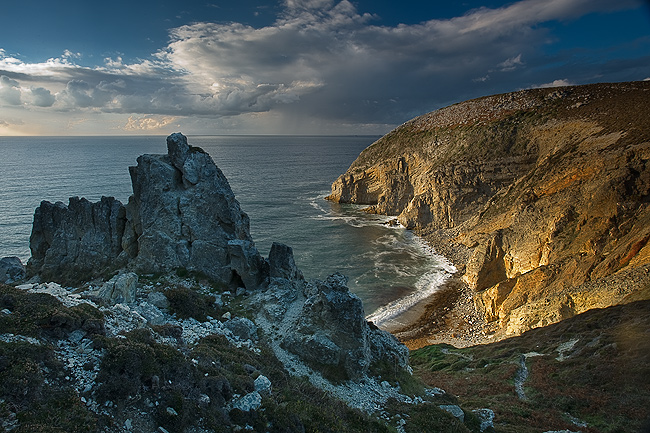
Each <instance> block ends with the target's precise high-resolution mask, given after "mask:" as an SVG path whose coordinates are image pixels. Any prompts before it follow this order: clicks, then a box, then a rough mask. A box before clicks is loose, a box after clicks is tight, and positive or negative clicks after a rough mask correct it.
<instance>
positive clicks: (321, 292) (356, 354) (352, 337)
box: [283, 273, 408, 379]
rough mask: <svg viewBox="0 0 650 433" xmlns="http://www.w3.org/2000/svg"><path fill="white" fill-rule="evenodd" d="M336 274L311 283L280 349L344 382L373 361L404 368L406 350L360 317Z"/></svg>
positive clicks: (356, 301) (354, 298)
mask: <svg viewBox="0 0 650 433" xmlns="http://www.w3.org/2000/svg"><path fill="white" fill-rule="evenodd" d="M347 281H348V280H347V278H346V277H345V276H343V275H341V274H338V273H337V274H334V275H331V276H329V277H328V278H327V279H326V280H325V281H323V282H320V281H316V282H314V283H313V284H311V285H309V286H308V287H307V288H306V293H305V295H306V297H307V299H306V300H305V301H304V303H303V305H302V309H301V311H300V314H299V315H298V316H297V320H296V322H295V324H294V326H292V327H291V331H290V333H289V334H288V335H286V336H285V339H284V342H283V344H284V346H285V347H286V348H287V349H288V350H289V351H290V352H292V353H294V354H296V355H298V356H299V357H300V358H302V359H304V360H305V361H307V363H308V364H310V365H317V366H327V367H333V368H335V369H337V370H338V371H339V372H341V373H342V376H343V377H344V378H346V379H347V378H350V379H359V378H361V377H363V376H364V375H366V374H367V373H368V371H369V370H370V367H371V366H372V365H373V364H374V363H377V362H381V361H382V360H387V361H388V362H390V363H391V365H395V366H396V367H397V368H405V367H406V366H407V365H408V350H407V349H406V347H405V346H403V345H401V344H400V343H398V342H397V339H395V338H394V337H393V336H392V335H390V334H389V333H387V332H385V331H381V330H379V329H376V328H372V327H371V326H370V325H369V323H368V322H367V321H366V319H365V314H364V310H363V305H362V304H361V300H360V299H359V298H358V297H357V296H355V295H353V294H351V293H350V292H349V289H348V287H347Z"/></svg>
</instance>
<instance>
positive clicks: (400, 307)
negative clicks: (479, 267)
mask: <svg viewBox="0 0 650 433" xmlns="http://www.w3.org/2000/svg"><path fill="white" fill-rule="evenodd" d="M436 259H437V260H438V261H439V262H440V265H439V266H436V267H434V268H433V269H431V271H429V272H427V273H425V274H424V275H422V276H421V277H420V278H419V279H418V281H417V282H416V283H415V291H413V292H412V293H410V294H408V295H406V296H404V297H401V298H399V299H396V300H394V301H392V302H390V303H388V304H386V305H383V306H381V307H379V308H378V309H377V310H375V311H374V312H373V313H372V314H369V315H368V316H366V320H368V321H370V322H373V323H374V324H375V325H377V326H381V325H382V324H384V323H385V322H387V321H388V320H391V319H393V318H395V317H397V316H399V315H400V314H402V313H404V312H406V311H407V310H409V309H410V308H412V307H413V306H415V305H416V304H418V303H420V302H421V301H423V300H425V299H426V298H428V297H429V296H431V295H433V294H434V293H435V292H436V291H438V290H439V289H440V287H442V285H443V284H444V283H445V281H447V279H449V277H451V275H452V274H453V273H455V272H456V268H455V267H454V266H453V265H452V264H451V263H450V262H449V261H448V260H447V259H446V258H444V257H442V256H440V255H437V254H436Z"/></svg>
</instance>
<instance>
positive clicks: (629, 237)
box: [328, 82, 650, 339]
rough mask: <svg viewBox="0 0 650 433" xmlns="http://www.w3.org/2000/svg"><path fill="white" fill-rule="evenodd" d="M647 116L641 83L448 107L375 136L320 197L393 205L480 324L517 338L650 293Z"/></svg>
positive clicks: (384, 208) (648, 88)
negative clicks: (453, 272) (448, 271)
mask: <svg viewBox="0 0 650 433" xmlns="http://www.w3.org/2000/svg"><path fill="white" fill-rule="evenodd" d="M648 113H650V82H630V83H617V84H594V85H586V86H572V87H562V88H552V89H533V90H522V91H518V92H514V93H507V94H502V95H495V96H488V97H483V98H479V99H475V100H470V101H467V102H463V103H459V104H455V105H452V106H449V107H446V108H443V109H440V110H437V111H434V112H431V113H428V114H425V115H423V116H420V117H417V118H415V119H413V120H411V121H409V122H407V123H405V124H403V125H401V126H400V127H398V128H396V129H395V130H393V131H392V132H390V133H389V134H387V135H386V136H384V137H382V138H381V139H380V140H378V141H377V142H375V143H373V144H372V145H371V146H370V147H368V148H367V149H366V150H364V151H363V152H362V153H361V154H360V155H359V157H358V158H357V160H356V161H354V163H353V164H352V165H351V166H350V168H349V169H348V171H347V172H346V173H345V174H343V175H342V176H340V177H339V178H338V179H337V180H336V181H335V182H334V184H333V185H332V194H331V195H330V196H329V197H328V199H330V200H332V201H336V202H340V203H357V204H366V205H368V206H369V207H368V208H367V211H368V212H376V213H382V214H387V215H395V216H396V217H397V218H398V219H399V221H400V223H401V224H403V225H404V226H406V227H407V228H410V229H414V230H415V231H416V232H418V233H419V234H420V235H422V236H423V237H424V238H425V239H427V240H428V241H429V242H430V243H431V244H432V245H433V246H434V247H435V248H436V249H437V250H438V251H439V252H441V253H442V254H444V255H446V256H447V257H449V258H450V259H452V261H454V264H455V265H456V267H457V268H459V273H458V276H459V277H461V278H462V281H463V282H464V283H465V284H466V286H467V287H469V289H470V290H471V291H470V295H471V296H470V297H471V299H472V301H473V304H474V307H475V308H476V309H477V310H478V312H479V315H480V317H481V319H483V321H484V322H485V325H486V326H485V329H486V330H487V332H488V333H490V334H493V335H494V336H495V337H496V338H503V337H505V336H510V335H518V334H521V333H522V332H524V331H526V330H528V329H532V328H536V327H540V326H546V325H548V324H551V323H555V322H558V321H560V320H563V319H566V318H569V317H572V316H574V315H576V314H579V313H581V312H584V311H586V310H589V309H592V308H603V307H607V306H611V305H617V304H624V303H628V302H631V301H635V300H640V299H649V298H650V247H648V245H647V244H648V240H650V208H649V193H650V167H648V159H649V158H650V124H649V123H648V122H647V115H648ZM456 282H458V281H456ZM456 290H462V289H458V288H456ZM452 298H453V297H452ZM455 298H458V296H456V297H455ZM455 298H454V299H455ZM446 307H449V305H446ZM452 310H453V308H452ZM429 314H430V315H431V317H433V316H435V315H436V314H437V315H438V316H440V315H443V316H444V315H446V314H447V315H448V313H441V312H440V311H438V312H437V313H436V312H435V311H431V309H430V311H429ZM449 314H451V312H450V313H449ZM427 321H429V322H430V321H431V320H427V318H423V320H421V321H420V329H419V330H413V329H411V331H412V332H411V333H407V334H403V335H404V336H406V337H405V338H406V339H408V338H410V337H408V336H411V337H413V336H420V337H422V332H423V331H426V328H427ZM429 325H431V323H429ZM430 328H431V327H430ZM432 331H433V329H429V330H428V332H432Z"/></svg>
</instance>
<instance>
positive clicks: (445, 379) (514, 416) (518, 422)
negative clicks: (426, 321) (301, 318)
mask: <svg viewBox="0 0 650 433" xmlns="http://www.w3.org/2000/svg"><path fill="white" fill-rule="evenodd" d="M525 354H528V356H527V357H525V363H526V367H527V370H528V373H529V376H528V378H527V379H526V380H525V381H524V382H523V391H524V393H525V396H526V400H522V399H520V398H519V397H518V395H517V393H516V390H515V378H516V377H517V374H518V373H519V372H520V370H521V361H522V355H525ZM560 354H562V355H563V357H561V356H560ZM412 364H413V366H414V368H415V371H416V374H418V375H420V376H421V377H422V378H423V379H424V380H425V382H427V383H428V384H430V385H435V386H439V387H441V388H443V389H445V390H446V391H447V392H449V393H452V394H454V395H456V396H457V397H458V399H459V400H460V402H461V404H462V405H464V407H467V408H482V407H488V408H491V409H493V410H494V412H495V414H496V418H495V429H496V431H498V432H521V433H526V432H531V433H532V432H542V431H547V430H563V429H568V430H571V431H578V430H580V431H582V432H594V433H595V432H612V433H613V432H639V431H648V430H642V428H643V426H644V425H645V428H646V429H648V428H649V426H648V424H647V423H648V422H649V421H650V301H638V302H634V303H631V304H627V305H621V306H615V307H610V308H606V309H602V310H591V311H588V312H586V313H583V314H581V315H579V316H576V317H574V318H571V319H568V320H566V321H563V322H560V323H557V324H555V325H551V326H548V327H545V328H538V329H534V330H531V331H528V332H526V333H525V334H523V335H522V336H520V337H515V338H511V339H507V340H503V341H500V342H497V343H492V344H487V345H480V346H474V347H470V348H465V349H456V348H454V347H452V346H448V345H434V346H428V347H425V348H422V349H420V350H417V351H414V352H413V353H412ZM572 417H573V418H572ZM572 419H573V421H576V422H578V423H580V421H582V422H585V423H586V424H587V426H584V425H582V426H579V425H577V424H576V423H574V422H572ZM578 420H579V421H578Z"/></svg>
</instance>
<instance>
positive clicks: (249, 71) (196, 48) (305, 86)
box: [0, 0, 638, 130]
mask: <svg viewBox="0 0 650 433" xmlns="http://www.w3.org/2000/svg"><path fill="white" fill-rule="evenodd" d="M637 4H638V2H637V1H636V0H621V1H619V2H616V4H615V5H613V4H612V2H611V1H610V0H523V1H519V2H516V3H512V4H510V5H508V6H504V7H502V8H498V9H487V8H481V9H476V10H472V11H470V12H468V13H467V14H465V15H463V16H460V17H455V18H451V19H446V20H431V21H427V22H424V23H421V24H417V25H399V26H394V27H390V26H379V25H373V24H372V23H373V16H371V15H369V14H360V13H359V12H358V11H357V10H356V8H355V6H354V5H353V3H351V2H350V1H348V0H343V1H339V0H284V2H283V5H284V9H283V11H282V12H281V13H280V14H279V16H278V18H277V20H276V21H275V22H274V23H273V24H272V25H269V26H266V27H262V28H255V27H251V26H248V25H244V24H240V23H226V24H224V23H206V22H197V23H193V24H190V25H185V26H182V27H178V28H175V29H172V30H171V31H170V42H169V44H168V45H167V46H166V47H164V48H162V49H161V50H159V51H158V52H157V53H155V54H154V55H152V57H151V58H149V59H146V60H141V61H136V62H132V63H125V61H124V59H123V58H122V57H120V56H117V57H115V58H105V59H103V64H102V65H98V66H96V67H94V68H89V67H82V66H79V65H78V64H77V63H76V61H77V59H79V58H80V57H81V54H80V53H73V52H70V51H67V50H66V51H65V52H64V53H63V54H62V55H60V56H59V57H54V58H50V59H48V60H47V61H45V62H41V63H26V62H24V61H22V60H20V59H19V58H16V57H14V56H11V55H9V54H7V53H6V51H4V50H1V49H0V75H3V76H4V78H3V80H5V81H2V82H1V83H0V86H1V87H0V100H1V101H2V102H3V103H4V104H12V105H17V104H22V105H23V106H24V107H25V108H27V109H35V110H36V109H38V110H47V109H51V110H57V111H58V112H62V111H71V110H74V111H78V112H81V113H84V112H88V113H95V112H103V113H114V114H125V115H128V116H130V117H129V119H128V121H126V126H125V128H127V129H129V130H145V129H147V128H153V129H156V128H161V127H164V126H165V125H166V123H165V122H167V121H168V120H169V119H177V118H178V116H205V117H206V118H209V119H223V118H224V117H231V116H239V115H243V116H249V117H247V119H250V118H252V117H250V116H254V115H256V113H267V112H272V113H274V116H267V117H266V119H267V120H268V119H271V118H272V119H274V121H278V122H279V121H280V120H279V119H289V118H291V119H294V120H293V121H294V122H296V123H299V122H300V121H301V120H300V119H302V121H304V123H307V119H309V120H313V119H316V118H318V119H320V122H321V124H327V125H330V124H336V123H337V122H338V123H339V124H343V123H345V124H358V125H370V124H376V125H382V127H384V126H385V125H386V124H391V123H393V124H394V123H401V122H402V121H405V120H408V118H410V117H412V116H414V115H417V114H421V113H423V112H425V111H428V110H430V109H434V108H438V107H439V106H442V105H444V104H446V103H449V102H456V101H458V100H462V99H467V98H469V97H475V96H479V95H480V94H486V93H497V92H500V91H508V90H512V89H515V88H524V87H531V85H532V83H535V82H537V83H540V82H541V83H547V84H544V85H543V86H547V85H568V84H571V83H572V82H573V81H576V79H575V78H573V74H572V73H571V72H572V69H571V68H577V67H579V65H578V66H576V67H574V66H565V65H564V64H562V61H561V59H560V60H558V59H555V62H556V65H560V66H554V68H555V69H553V68H546V69H545V68H541V67H540V66H539V65H542V64H545V63H546V61H547V59H546V58H545V57H544V56H545V54H544V53H543V50H542V49H541V48H542V47H543V46H544V44H546V43H547V41H549V40H550V38H549V34H548V32H549V29H548V28H547V27H545V25H544V23H546V22H548V21H553V20H559V21H564V20H570V19H574V18H577V17H579V16H582V15H584V14H587V13H590V12H595V11H607V10H611V9H614V8H625V7H629V6H630V5H637ZM504 59H505V60H504ZM523 59H526V61H525V62H524V61H523ZM589 67H590V68H593V63H590V64H589ZM535 68H537V69H535ZM514 71H516V72H517V73H516V74H514V73H513V72H514ZM589 73H590V74H591V73H592V72H591V69H590V71H589ZM594 75H595V73H594ZM554 76H566V77H572V79H571V81H570V80H569V79H568V78H567V79H564V80H555V81H553V82H550V81H551V80H552V79H553V77H554ZM583 76H584V75H583ZM515 80H518V81H515ZM123 118H124V117H123ZM257 120H259V119H257ZM169 121H170V122H173V121H174V120H169ZM247 121H248V120H247Z"/></svg>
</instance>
